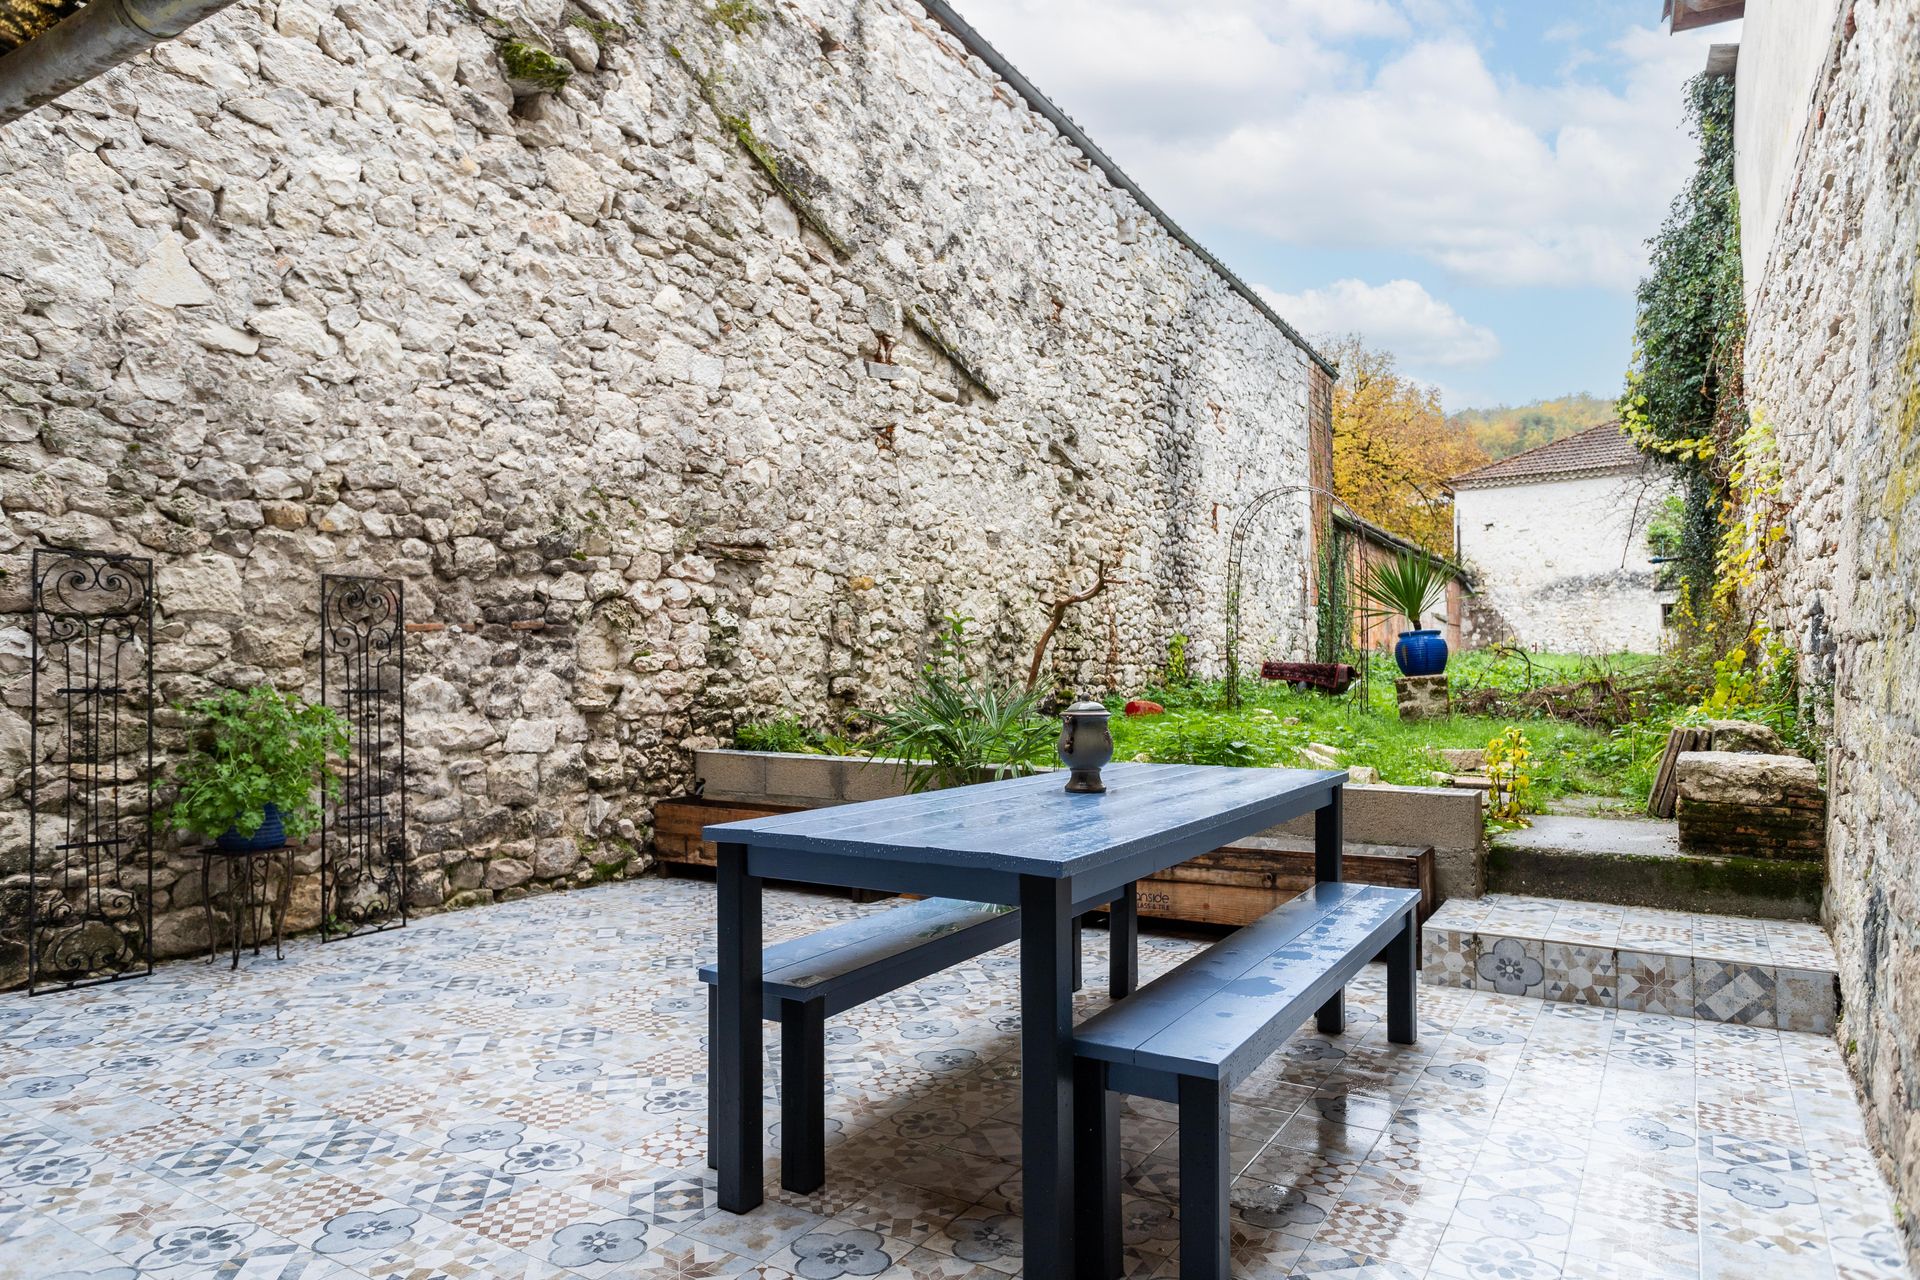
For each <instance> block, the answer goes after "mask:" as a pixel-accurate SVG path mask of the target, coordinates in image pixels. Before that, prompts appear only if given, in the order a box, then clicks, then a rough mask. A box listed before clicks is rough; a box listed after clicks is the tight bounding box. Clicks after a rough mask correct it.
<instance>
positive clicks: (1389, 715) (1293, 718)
mask: <svg viewBox="0 0 1920 1280" xmlns="http://www.w3.org/2000/svg"><path fill="white" fill-rule="evenodd" d="M1528 660H1529V661H1531V663H1532V665H1533V682H1535V683H1542V684H1546V683H1554V682H1558V681H1569V680H1574V679H1578V678H1579V677H1580V676H1581V675H1582V674H1587V673H1590V672H1591V670H1592V660H1590V659H1584V658H1577V657H1570V656H1567V655H1560V654H1530V655H1528ZM1608 661H1610V662H1612V663H1613V664H1614V667H1615V669H1616V670H1621V669H1625V668H1628V667H1631V666H1634V665H1638V664H1639V663H1641V662H1644V661H1651V659H1644V658H1640V657H1638V656H1636V655H1626V656H1624V657H1621V658H1614V659H1609V660H1608ZM1397 674H1398V673H1397V672H1396V671H1395V670H1394V667H1393V664H1392V663H1391V662H1390V661H1381V660H1379V659H1376V660H1375V662H1374V667H1373V670H1372V672H1371V680H1370V682H1369V685H1368V687H1367V689H1366V691H1365V698H1366V700H1365V701H1364V702H1363V701H1362V691H1361V688H1360V686H1359V685H1358V684H1357V683H1356V685H1355V686H1354V688H1353V689H1351V690H1349V691H1348V692H1347V693H1345V694H1341V695H1339V696H1337V697H1336V696H1332V695H1328V694H1325V693H1318V692H1315V691H1313V690H1305V691H1299V692H1296V691H1295V690H1293V689H1292V688H1290V687H1288V686H1287V685H1284V684H1280V683H1278V682H1275V681H1267V680H1261V679H1259V678H1258V676H1254V677H1252V678H1249V679H1243V680H1242V682H1241V687H1242V691H1243V698H1242V702H1243V705H1242V706H1240V707H1239V708H1238V709H1228V708H1227V707H1226V706H1225V705H1224V702H1223V699H1222V690H1221V686H1220V685H1219V684H1218V683H1216V682H1211V681H1208V682H1201V683H1194V684H1190V685H1186V686H1182V687H1179V688H1172V689H1159V688H1155V689H1148V690H1144V691H1142V692H1141V693H1139V694H1137V695H1135V696H1138V697H1143V698H1147V699H1150V700H1152V701H1155V702H1158V703H1160V704H1161V705H1163V706H1164V707H1166V713H1165V714H1164V715H1153V716H1127V715H1123V714H1120V711H1121V708H1122V707H1123V705H1124V704H1125V703H1126V701H1127V699H1126V698H1124V697H1114V698H1111V699H1109V700H1108V701H1109V705H1111V706H1112V708H1113V710H1114V712H1115V715H1114V717H1113V722H1112V723H1113V739H1114V758H1115V759H1116V760H1134V759H1146V760H1154V761H1159V762H1162V763H1169V764H1221V765H1244V766H1262V765H1281V766H1294V767H1301V768H1317V767H1320V766H1318V765H1315V764H1314V763H1313V762H1312V761H1310V760H1308V759H1307V758H1305V757H1304V756H1303V755H1301V748H1303V747H1305V746H1307V744H1309V743H1318V744H1321V745H1323V746H1330V747H1335V748H1338V749H1339V750H1340V751H1341V752H1342V753H1343V754H1342V755H1341V757H1340V763H1341V764H1342V765H1346V766H1353V765H1370V766H1372V767H1373V768H1375V769H1377V770H1379V772H1380V780H1381V781H1382V782H1393V783H1401V784H1404V785H1413V786H1430V785H1432V784H1433V782H1434V777H1433V775H1434V773H1435V772H1437V771H1445V769H1446V765H1445V764H1444V762H1443V761H1442V760H1441V759H1440V758H1439V756H1438V755H1437V754H1435V751H1434V750H1433V749H1437V748H1441V747H1479V748H1484V747H1485V746H1486V745H1487V743H1488V741H1489V740H1490V739H1492V738H1494V737H1496V736H1498V735H1499V734H1500V733H1502V732H1504V731H1505V730H1506V729H1507V728H1508V727H1509V726H1517V727H1518V728H1519V729H1520V730H1521V731H1522V732H1523V733H1525V734H1526V736H1527V741H1528V743H1529V744H1530V745H1531V747H1532V749H1533V756H1534V766H1533V768H1532V770H1531V773H1532V777H1533V780H1534V782H1533V794H1532V797H1531V800H1532V802H1533V805H1534V807H1537V806H1538V805H1539V803H1541V802H1544V801H1546V800H1549V799H1552V798H1555V797H1558V796H1562V795H1568V794H1575V793H1578V794H1584V795H1596V796H1608V797H1617V798H1622V799H1632V800H1644V799H1645V798H1646V795H1647V791H1648V789H1649V788H1650V787H1651V786H1652V782H1653V772H1654V769H1655V768H1656V767H1657V766H1658V764H1659V759H1660V753H1661V751H1662V750H1663V749H1664V748H1665V746H1666V739H1667V721H1666V719H1665V718H1663V717H1659V716H1655V717H1651V718H1649V719H1647V720H1645V721H1642V722H1640V723H1638V724H1635V725H1630V726H1628V727H1626V728H1624V729H1621V730H1618V731H1616V732H1615V733H1613V734H1607V733H1604V732H1596V731H1594V730H1591V729H1586V728H1582V727H1581V726H1579V725H1575V724H1571V723H1568V722H1566V721H1561V720H1553V719H1548V718H1544V717H1525V716H1523V717H1518V718H1512V719H1501V718H1496V717H1489V716H1465V715H1455V716H1449V717H1447V718H1445V719H1441V720H1421V721H1403V720H1401V719H1400V718H1399V715H1398V713H1397V712H1396V710H1395V707H1394V693H1393V678H1394V676H1395V675H1397ZM1447 674H1448V677H1449V681H1450V683H1451V685H1452V689H1453V692H1454V695H1455V696H1456V697H1457V696H1459V694H1460V693H1461V692H1463V691H1464V690H1466V689H1470V688H1478V687H1485V686H1487V685H1497V686H1500V687H1507V688H1513V689H1524V688H1526V687H1527V683H1526V682H1527V675H1526V672H1525V670H1524V665H1523V663H1522V662H1521V661H1520V660H1519V659H1518V658H1513V657H1508V658H1504V659H1502V658H1498V657H1496V656H1493V655H1490V654H1487V653H1485V652H1484V651H1483V652H1480V653H1469V654H1462V655H1459V656H1457V657H1456V658H1455V659H1454V661H1453V663H1452V664H1451V665H1450V666H1449V668H1448V673H1447Z"/></svg>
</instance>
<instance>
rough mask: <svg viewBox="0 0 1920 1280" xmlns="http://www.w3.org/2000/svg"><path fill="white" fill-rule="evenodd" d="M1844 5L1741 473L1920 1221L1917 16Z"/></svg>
mask: <svg viewBox="0 0 1920 1280" xmlns="http://www.w3.org/2000/svg"><path fill="white" fill-rule="evenodd" d="M1839 8H1840V14H1839V18H1838V22H1837V24H1836V28H1835V30H1834V31H1833V32H1832V45H1831V50H1830V59H1829V61H1828V64H1827V67H1826V69H1825V71H1824V72H1823V73H1822V75H1821V77H1820V80H1819V83H1818V87H1817V89H1816V91H1815V94H1814V98H1813V102H1812V106H1811V114H1810V116H1809V119H1808V123H1807V128H1806V138H1805V140H1804V143H1803V145H1802V150H1801V151H1800V153H1799V154H1798V155H1797V156H1794V157H1790V160H1791V161H1792V163H1793V164H1794V165H1795V169H1794V173H1793V178H1792V182H1791V183H1790V184H1789V187H1788V189H1789V191H1790V193H1791V194H1790V195H1789V196H1788V197H1787V199H1786V202H1785V205H1784V208H1783V209H1782V211H1781V213H1780V215H1779V227H1778V231H1777V232H1776V234H1775V235H1774V237H1773V240H1772V243H1771V245H1770V246H1766V252H1765V261H1766V264H1767V266H1766V271H1765V273H1764V274H1763V276H1762V277H1761V279H1760V280H1759V281H1758V282H1757V287H1756V288H1752V289H1750V296H1751V298H1752V304H1751V314H1750V317H1749V332H1748V345H1747V352H1746V373H1747V388H1748V394H1749V403H1750V406H1751V409H1752V413H1753V417H1754V420H1755V422H1756V424H1758V430H1757V431H1756V432H1755V433H1754V434H1753V440H1752V444H1751V449H1750V452H1752V453H1753V454H1754V455H1755V456H1751V457H1749V458H1747V459H1746V462H1747V466H1746V468H1745V470H1746V471H1747V472H1748V473H1749V474H1752V475H1754V476H1757V477H1759V481H1758V482H1759V483H1762V484H1763V485H1764V486H1765V488H1766V489H1768V490H1769V491H1771V492H1772V494H1774V495H1777V497H1778V499H1779V502H1778V503H1777V504H1775V505H1777V507H1778V509H1779V512H1780V514H1779V515H1778V517H1777V523H1775V524H1774V525H1773V527H1777V528H1779V529H1780V530H1782V536H1780V537H1779V539H1778V540H1777V541H1776V542H1775V543H1774V544H1773V545H1772V547H1771V549H1770V550H1769V551H1768V552H1767V555H1766V561H1767V565H1766V568H1765V569H1764V570H1763V571H1761V572H1758V573H1757V574H1756V576H1755V581H1754V582H1753V585H1752V587H1751V590H1753V591H1755V592H1757V593H1759V594H1760V595H1761V597H1762V598H1763V599H1764V600H1765V602H1766V604H1767V607H1768V609H1769V610H1770V611H1771V613H1772V615H1773V620H1774V622H1775V624H1776V625H1777V626H1779V627H1780V628H1781V630H1782V631H1783V632H1784V633H1785V634H1786V636H1787V638H1788V639H1790V640H1791V642H1792V643H1793V644H1794V646H1795V647H1796V648H1797V649H1798V650H1799V651H1800V656H1801V677H1802V685H1803V690H1804V692H1805V695H1806V696H1807V697H1808V698H1809V699H1810V700H1811V702H1812V704H1813V706H1814V709H1815V710H1816V713H1817V714H1818V716H1819V718H1820V719H1821V721H1822V723H1823V725H1824V726H1825V727H1826V729H1827V730H1828V735H1827V736H1828V739H1829V742H1830V749H1829V755H1828V765H1829V814H1830V819H1829V830H1828V837H1829V839H1828V843H1829V871H1830V880H1829V886H1828V890H1827V908H1826V910H1827V917H1828V923H1829V925H1830V926H1831V928H1832V930H1833V934H1834V942H1835V945H1836V948H1837V950H1838V952H1839V955H1840V960H1841V983H1842V991H1843V995H1844V1002H1845V1019H1844V1024H1843V1025H1842V1027H1841V1028H1840V1033H1839V1034H1840V1038H1841V1042H1842V1044H1843V1045H1845V1047H1846V1048H1847V1051H1848V1054H1849V1060H1850V1061H1851V1063H1852V1064H1853V1067H1854V1069H1855V1071H1856V1073H1857V1075H1858V1078H1859V1082H1860V1085H1861V1089H1862V1092H1863V1094H1864V1095H1865V1098H1866V1100H1867V1104H1868V1128H1869V1132H1870V1133H1871V1134H1872V1135H1873V1136H1874V1138H1875V1139H1876V1145H1877V1146H1878V1147H1880V1149H1881V1153H1882V1155H1883V1156H1884V1157H1885V1158H1886V1159H1887V1160H1889V1161H1890V1163H1891V1167H1892V1169H1893V1172H1894V1174H1895V1186H1896V1188H1897V1189H1898V1190H1899V1191H1900V1193H1901V1195H1902V1198H1903V1199H1904V1200H1905V1202H1906V1203H1907V1205H1909V1206H1912V1205H1914V1204H1916V1203H1920V1123H1917V1122H1916V1119H1915V1117H1916V1114H1917V1109H1920V1060H1917V1059H1916V1055H1920V932H1916V922H1920V321H1916V312H1920V11H1916V9H1915V8H1914V6H1913V5H1912V4H1909V3H1901V2H1898V0H1854V2H1853V3H1847V4H1842V5H1840V6H1839ZM1743 56H1744V54H1743ZM1749 247H1750V248H1751V246H1749ZM1750 260H1751V259H1750ZM1754 283H1755V282H1752V281H1750V282H1749V284H1750V285H1752V284H1754ZM1753 532H1754V534H1755V535H1756V536H1759V537H1764V536H1766V535H1765V533H1764V531H1763V530H1759V529H1756V530H1754V531H1753ZM1905 1221H1906V1222H1907V1223H1908V1224H1910V1225H1911V1224H1912V1223H1913V1222H1914V1217H1913V1215H1912V1214H1911V1213H1908V1214H1906V1215H1905Z"/></svg>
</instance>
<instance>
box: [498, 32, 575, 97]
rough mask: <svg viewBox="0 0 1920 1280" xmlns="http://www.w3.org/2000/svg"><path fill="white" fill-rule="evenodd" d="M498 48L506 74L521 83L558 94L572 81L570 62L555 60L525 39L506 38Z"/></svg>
mask: <svg viewBox="0 0 1920 1280" xmlns="http://www.w3.org/2000/svg"><path fill="white" fill-rule="evenodd" d="M496 47H497V48H498V49H499V52H500V65H501V66H503V67H505V68H506V71H507V75H508V76H509V77H510V78H512V79H514V80H518V81H520V82H521V83H522V84H529V85H532V86H534V87H535V88H537V89H539V90H541V91H542V92H545V93H558V92H560V91H561V90H562V89H564V88H566V87H567V81H568V80H570V79H572V78H573V67H572V65H571V64H570V63H567V62H564V61H562V60H561V59H559V58H556V57H554V56H553V55H552V54H551V53H548V52H547V51H546V50H545V49H542V48H541V47H540V46H539V45H534V44H528V43H527V42H526V41H525V40H516V39H506V40H502V41H500V43H499V44H498V45H497V46H496Z"/></svg>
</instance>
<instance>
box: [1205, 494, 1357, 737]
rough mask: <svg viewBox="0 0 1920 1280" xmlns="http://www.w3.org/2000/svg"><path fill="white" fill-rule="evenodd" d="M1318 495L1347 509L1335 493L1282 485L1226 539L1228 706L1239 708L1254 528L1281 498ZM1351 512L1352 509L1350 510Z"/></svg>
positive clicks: (1258, 501) (1260, 498) (1251, 508)
mask: <svg viewBox="0 0 1920 1280" xmlns="http://www.w3.org/2000/svg"><path fill="white" fill-rule="evenodd" d="M1302 493H1305V494H1319V495H1321V496H1322V497H1325V498H1326V499H1327V500H1328V501H1330V502H1333V503H1335V504H1336V505H1338V506H1341V507H1346V506H1347V504H1346V503H1344V502H1341V501H1340V497H1339V495H1338V494H1336V493H1334V492H1333V490H1331V489H1328V488H1325V487H1324V486H1322V485H1317V484H1283V485H1280V486H1279V487H1277V488H1273V489H1268V490H1266V491H1265V492H1263V493H1260V494H1257V495H1255V497H1254V499H1253V501H1252V502H1249V503H1248V504H1247V509H1246V510H1245V511H1242V512H1241V513H1240V515H1239V516H1238V517H1237V518H1236V519H1235V520H1234V522H1233V531H1232V533H1230V534H1229V535H1228V537H1227V705H1228V706H1230V707H1237V706H1239V705H1240V587H1241V583H1242V582H1243V581H1244V578H1245V574H1246V553H1247V543H1248V541H1249V540H1251V539H1252V537H1253V530H1254V526H1255V524H1256V523H1257V522H1258V521H1259V519H1260V517H1261V516H1263V515H1265V514H1266V512H1267V510H1268V508H1270V507H1272V506H1273V504H1274V503H1275V502H1278V501H1279V500H1280V499H1281V498H1285V497H1289V496H1291V495H1294V494H1302ZM1347 509H1348V510H1349V511H1351V510H1352V508H1350V507H1349V508H1347Z"/></svg>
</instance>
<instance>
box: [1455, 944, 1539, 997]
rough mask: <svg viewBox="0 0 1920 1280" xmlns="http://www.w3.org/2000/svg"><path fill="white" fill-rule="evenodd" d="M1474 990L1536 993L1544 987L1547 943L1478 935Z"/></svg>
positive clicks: (1518, 993) (1535, 994) (1517, 993)
mask: <svg viewBox="0 0 1920 1280" xmlns="http://www.w3.org/2000/svg"><path fill="white" fill-rule="evenodd" d="M1479 942H1480V946H1479V952H1478V954H1477V955H1476V956H1475V958H1474V983H1473V985H1474V989H1475V990H1476V991H1494V992H1498V993H1499V994H1500V995H1503V996H1536V997H1537V996H1539V995H1540V994H1541V992H1542V990H1543V989H1544V988H1545V986H1546V978H1547V967H1546V944H1545V943H1544V942H1540V941H1537V940H1534V939H1530V938H1509V937H1498V936H1493V935H1490V934H1485V933H1483V934H1481V935H1480V936H1479Z"/></svg>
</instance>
